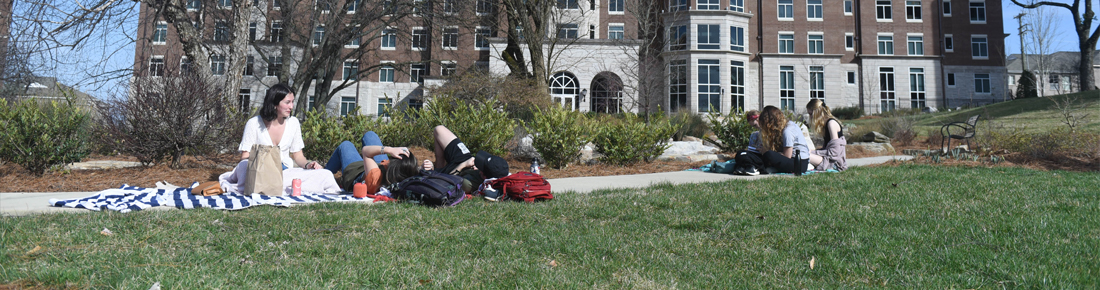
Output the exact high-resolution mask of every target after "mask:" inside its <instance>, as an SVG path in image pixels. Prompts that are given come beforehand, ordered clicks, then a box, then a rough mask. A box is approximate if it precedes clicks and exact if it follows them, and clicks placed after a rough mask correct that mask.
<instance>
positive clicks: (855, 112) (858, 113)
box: [832, 106, 864, 120]
mask: <svg viewBox="0 0 1100 290" xmlns="http://www.w3.org/2000/svg"><path fill="white" fill-rule="evenodd" d="M832 113H833V117H837V118H839V119H841V120H854V119H859V118H860V117H863V115H864V113H863V108H861V107H859V106H855V107H841V108H836V109H833V110H832Z"/></svg>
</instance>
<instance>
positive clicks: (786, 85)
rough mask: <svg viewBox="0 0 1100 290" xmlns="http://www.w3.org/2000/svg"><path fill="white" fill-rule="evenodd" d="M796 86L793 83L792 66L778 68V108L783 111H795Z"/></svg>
mask: <svg viewBox="0 0 1100 290" xmlns="http://www.w3.org/2000/svg"><path fill="white" fill-rule="evenodd" d="M796 92H797V86H796V85H795V81H794V66H793V65H781V66H779V108H780V109H783V110H797V109H798V107H797V105H795V100H797V97H796V95H795V93H796Z"/></svg>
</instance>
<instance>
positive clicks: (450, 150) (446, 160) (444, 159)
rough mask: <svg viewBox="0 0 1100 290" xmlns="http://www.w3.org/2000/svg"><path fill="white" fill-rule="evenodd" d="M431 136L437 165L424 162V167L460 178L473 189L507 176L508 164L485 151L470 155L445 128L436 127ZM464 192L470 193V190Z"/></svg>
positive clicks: (466, 189)
mask: <svg viewBox="0 0 1100 290" xmlns="http://www.w3.org/2000/svg"><path fill="white" fill-rule="evenodd" d="M432 135H434V136H435V146H434V147H435V162H436V163H438V164H428V162H425V166H427V167H438V169H439V170H438V171H439V172H442V173H446V174H453V175H458V176H462V177H463V178H465V179H466V180H467V181H470V183H471V185H472V187H474V188H476V185H480V184H481V183H482V181H484V180H485V179H489V178H501V177H505V176H508V162H507V161H505V160H504V158H502V157H499V156H496V155H493V154H490V153H489V152H485V151H478V152H477V154H476V155H474V154H471V153H470V149H469V148H467V147H466V144H465V143H462V140H459V139H458V136H455V134H454V133H453V132H451V130H450V129H447V127H444V126H442V125H441V126H436V127H435V129H434V130H433V131H432ZM464 190H465V191H466V192H470V191H471V189H470V188H464Z"/></svg>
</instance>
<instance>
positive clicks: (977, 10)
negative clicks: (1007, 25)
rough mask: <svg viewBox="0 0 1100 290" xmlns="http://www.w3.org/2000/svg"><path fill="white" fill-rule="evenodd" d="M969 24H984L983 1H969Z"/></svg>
mask: <svg viewBox="0 0 1100 290" xmlns="http://www.w3.org/2000/svg"><path fill="white" fill-rule="evenodd" d="M970 22H979V23H985V1H974V0H971V1H970Z"/></svg>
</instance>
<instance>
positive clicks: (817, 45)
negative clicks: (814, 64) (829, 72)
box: [806, 34, 825, 54]
mask: <svg viewBox="0 0 1100 290" xmlns="http://www.w3.org/2000/svg"><path fill="white" fill-rule="evenodd" d="M806 42H807V45H806V46H807V53H810V54H823V53H825V36H824V35H821V34H810V35H807V36H806Z"/></svg>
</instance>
